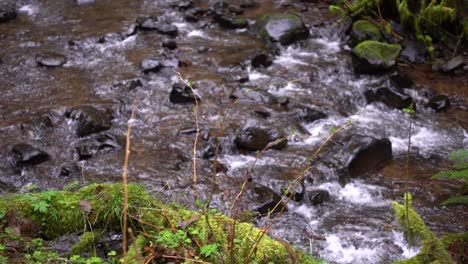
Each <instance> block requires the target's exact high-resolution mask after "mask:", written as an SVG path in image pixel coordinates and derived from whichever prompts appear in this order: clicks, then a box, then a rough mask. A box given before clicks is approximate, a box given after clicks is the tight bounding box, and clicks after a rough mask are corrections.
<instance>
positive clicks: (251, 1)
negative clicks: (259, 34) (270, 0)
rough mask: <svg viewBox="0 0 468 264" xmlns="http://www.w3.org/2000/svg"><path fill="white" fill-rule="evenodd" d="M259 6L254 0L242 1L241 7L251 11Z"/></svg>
mask: <svg viewBox="0 0 468 264" xmlns="http://www.w3.org/2000/svg"><path fill="white" fill-rule="evenodd" d="M257 5H258V3H257V2H256V1H254V0H242V1H241V3H240V5H239V6H240V7H241V8H244V9H249V8H253V7H256V6H257Z"/></svg>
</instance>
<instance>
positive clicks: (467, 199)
mask: <svg viewBox="0 0 468 264" xmlns="http://www.w3.org/2000/svg"><path fill="white" fill-rule="evenodd" d="M449 204H468V195H465V196H457V197H453V198H450V199H447V200H445V201H444V202H443V203H441V205H449Z"/></svg>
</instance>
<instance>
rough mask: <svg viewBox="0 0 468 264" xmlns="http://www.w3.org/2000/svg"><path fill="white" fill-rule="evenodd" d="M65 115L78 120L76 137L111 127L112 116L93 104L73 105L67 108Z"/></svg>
mask: <svg viewBox="0 0 468 264" xmlns="http://www.w3.org/2000/svg"><path fill="white" fill-rule="evenodd" d="M65 115H66V117H68V118H72V119H73V120H76V121H78V125H77V128H76V135H77V136H78V137H85V136H88V135H91V134H94V133H99V132H101V131H105V130H108V129H110V128H111V119H112V117H111V116H110V115H109V114H107V113H105V112H103V111H101V110H99V109H97V108H95V107H93V106H87V105H83V106H78V107H73V108H70V109H68V110H67V111H66V113H65Z"/></svg>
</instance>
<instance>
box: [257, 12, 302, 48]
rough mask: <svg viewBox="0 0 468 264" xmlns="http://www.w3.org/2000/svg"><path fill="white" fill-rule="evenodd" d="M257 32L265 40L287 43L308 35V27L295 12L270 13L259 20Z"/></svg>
mask: <svg viewBox="0 0 468 264" xmlns="http://www.w3.org/2000/svg"><path fill="white" fill-rule="evenodd" d="M258 34H259V35H260V37H262V38H263V39H265V40H268V41H272V42H279V43H281V44H282V45H289V44H292V43H294V42H296V41H298V40H303V39H307V38H308V37H309V29H308V28H307V27H306V26H305V24H304V22H303V21H302V19H301V17H300V16H298V15H295V14H270V15H265V16H263V17H262V18H261V19H260V21H259V28H258Z"/></svg>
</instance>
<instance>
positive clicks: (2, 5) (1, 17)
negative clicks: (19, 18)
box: [0, 0, 16, 23]
mask: <svg viewBox="0 0 468 264" xmlns="http://www.w3.org/2000/svg"><path fill="white" fill-rule="evenodd" d="M14 18H16V1H14V0H0V23H1V22H6V21H8V20H12V19H14Z"/></svg>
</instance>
